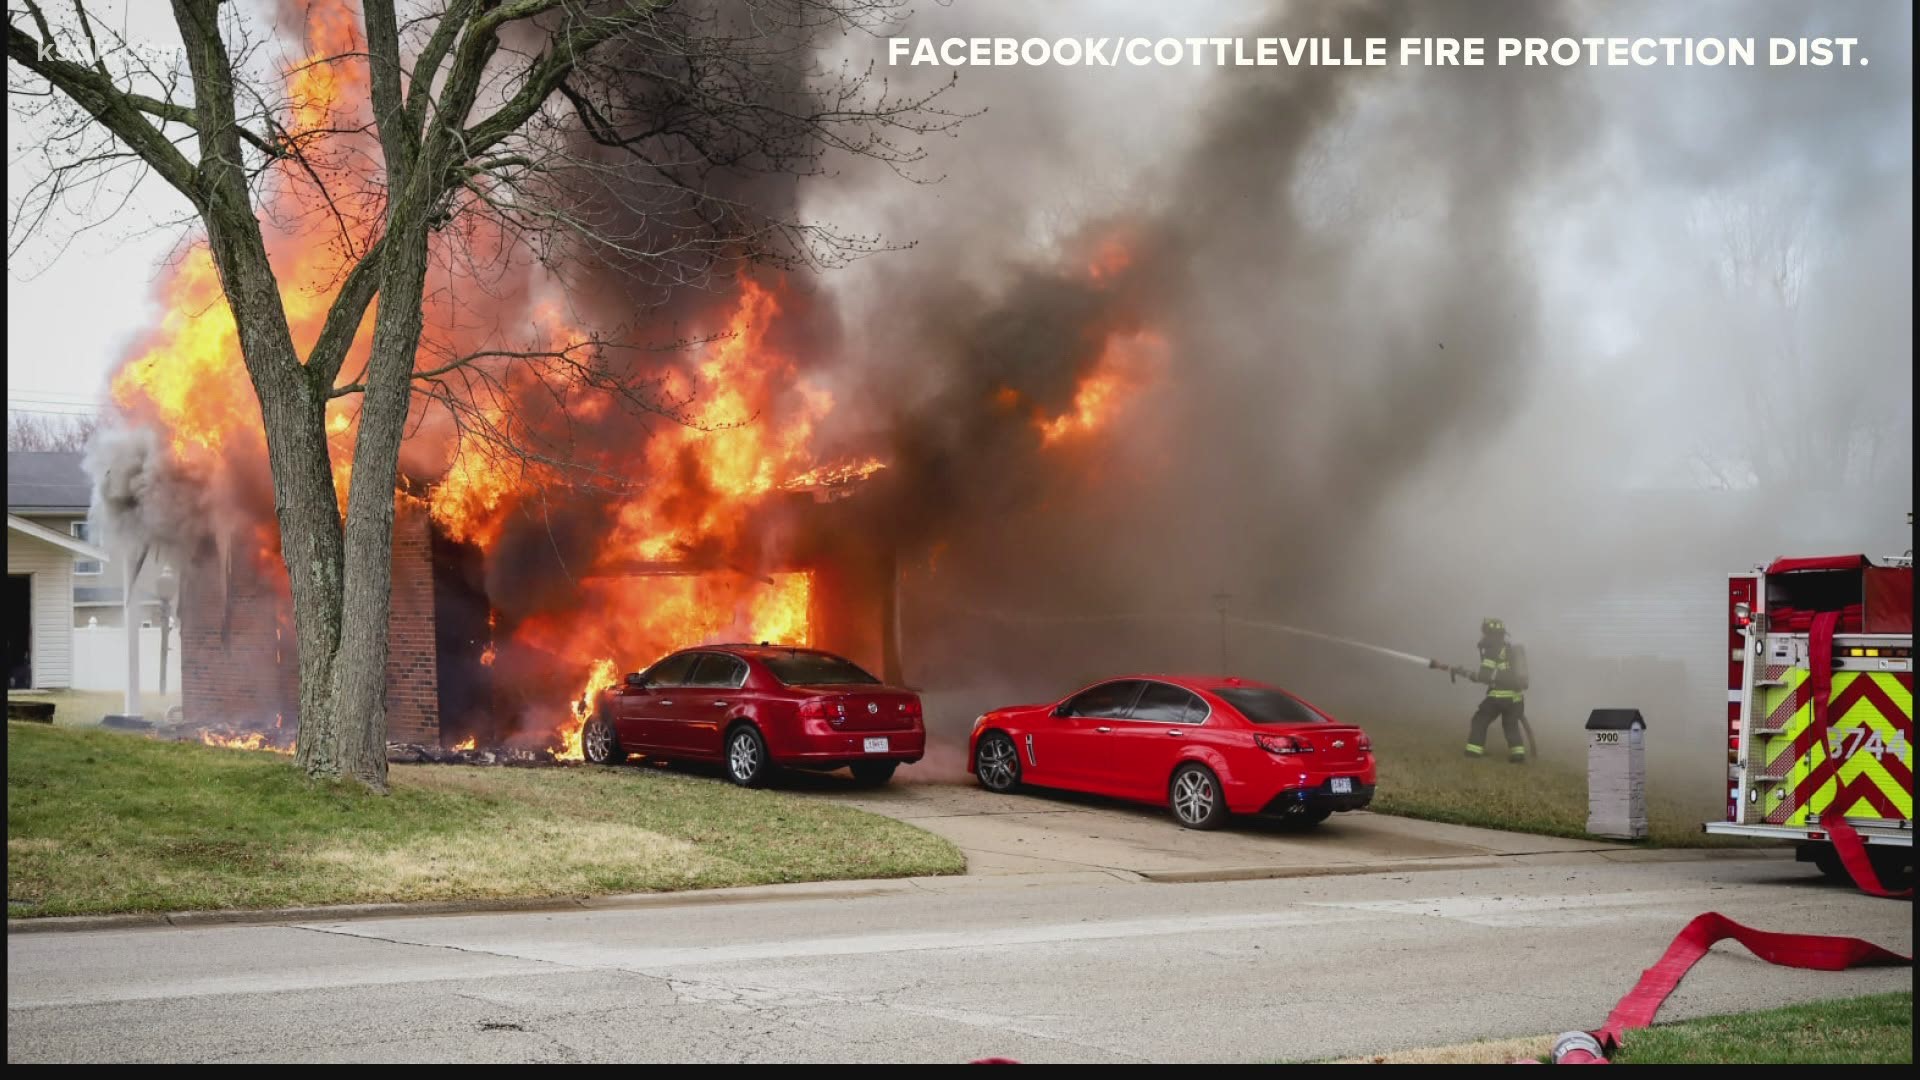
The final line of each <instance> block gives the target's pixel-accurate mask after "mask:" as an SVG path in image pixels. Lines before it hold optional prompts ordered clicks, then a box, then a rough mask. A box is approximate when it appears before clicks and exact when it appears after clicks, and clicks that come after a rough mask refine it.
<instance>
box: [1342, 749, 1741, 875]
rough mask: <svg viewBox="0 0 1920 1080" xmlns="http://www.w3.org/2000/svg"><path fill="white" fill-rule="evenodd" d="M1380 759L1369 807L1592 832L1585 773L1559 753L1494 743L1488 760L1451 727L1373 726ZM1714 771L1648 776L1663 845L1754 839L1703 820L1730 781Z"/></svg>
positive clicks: (1553, 832)
mask: <svg viewBox="0 0 1920 1080" xmlns="http://www.w3.org/2000/svg"><path fill="white" fill-rule="evenodd" d="M1369 731H1370V732H1372V733H1373V736H1374V751H1375V753H1376V754H1377V755H1378V757H1379V761H1380V781H1379V790H1378V791H1377V792H1376V794H1375V795H1374V799H1373V806H1372V807H1371V809H1373V810H1376V811H1379V812H1380V813H1383V814H1399V815H1401V816H1402V817H1415V818H1426V819H1427V820H1430V821H1447V822H1452V823H1454V824H1456V825H1479V826H1483V827H1486V828H1493V829H1512V830H1515V831H1517V832H1531V833H1542V834H1545V835H1548V836H1566V837H1573V838H1580V837H1584V836H1586V835H1587V776H1586V773H1585V772H1584V771H1583V770H1581V769H1576V768H1573V767H1570V766H1568V765H1566V764H1564V763H1562V762H1558V761H1551V760H1549V761H1537V762H1534V763H1533V764H1530V765H1509V764H1507V763H1506V762H1505V761H1504V760H1501V759H1500V758H1499V757H1498V756H1496V755H1499V754H1503V753H1504V747H1503V746H1496V747H1493V748H1490V752H1489V755H1488V757H1487V758H1486V759H1484V760H1473V759H1470V758H1467V757H1466V756H1464V755H1463V754H1462V753H1461V752H1460V742H1459V740H1458V739H1455V738H1450V737H1449V736H1451V735H1452V734H1453V733H1452V732H1451V730H1448V731H1446V732H1444V733H1434V732H1429V731H1425V730H1409V729H1394V728H1386V729H1384V730H1381V729H1380V726H1379V725H1374V726H1371V727H1370V728H1369ZM1714 779H1715V778H1714V777H1713V776H1711V775H1710V776H1708V777H1707V778H1706V779H1705V780H1704V781H1702V782H1701V783H1697V784H1696V783H1691V782H1690V778H1689V782H1683V783H1678V784H1671V783H1670V784H1667V785H1663V784H1662V778H1661V777H1659V776H1655V777H1653V778H1651V779H1650V780H1649V781H1648V784H1647V827H1648V830H1649V832H1650V833H1651V834H1652V835H1651V836H1650V838H1649V839H1650V840H1651V842H1652V843H1654V844H1657V845H1660V846H1663V847H1721V846H1730V845H1733V846H1737V845H1742V844H1747V843H1750V842H1749V841H1743V840H1738V839H1733V838H1727V837H1714V836H1708V835H1706V834H1705V833H1703V832H1701V831H1700V823H1701V822H1703V821H1707V820H1709V819H1712V818H1715V817H1717V816H1718V814H1719V811H1720V799H1721V798H1722V797H1723V795H1724V789H1723V788H1719V787H1716V786H1714V784H1713V780H1714Z"/></svg>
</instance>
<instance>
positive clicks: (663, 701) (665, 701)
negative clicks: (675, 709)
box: [660, 698, 673, 705]
mask: <svg viewBox="0 0 1920 1080" xmlns="http://www.w3.org/2000/svg"><path fill="white" fill-rule="evenodd" d="M660 704H662V705H671V704H673V699H672V698H661V699H660Z"/></svg>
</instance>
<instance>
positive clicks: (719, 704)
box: [714, 701, 727, 709]
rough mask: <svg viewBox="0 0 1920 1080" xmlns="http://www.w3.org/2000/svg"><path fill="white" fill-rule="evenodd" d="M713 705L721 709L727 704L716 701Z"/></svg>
mask: <svg viewBox="0 0 1920 1080" xmlns="http://www.w3.org/2000/svg"><path fill="white" fill-rule="evenodd" d="M714 704H715V705H718V706H720V707H721V708H723V709H724V708H726V707H727V703H726V702H724V701H716V702H714Z"/></svg>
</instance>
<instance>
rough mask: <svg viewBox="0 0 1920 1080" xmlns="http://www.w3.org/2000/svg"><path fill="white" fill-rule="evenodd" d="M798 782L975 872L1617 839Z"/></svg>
mask: <svg viewBox="0 0 1920 1080" xmlns="http://www.w3.org/2000/svg"><path fill="white" fill-rule="evenodd" d="M791 786H792V787H795V788H797V789H799V790H800V791H802V792H806V793H814V794H817V795H819V796H820V797H822V798H832V799H835V800H836V801H840V802H845V803H848V804H850V805H853V806H858V807H860V808H861V809H863V810H871V811H873V812H874V813H877V814H885V815H887V816H888V817H893V818H898V819H900V820H901V821H907V822H911V823H912V824H914V825H917V826H919V827H920V828H923V829H926V830H927V831H928V832H932V833H935V834H937V835H940V836H943V837H945V838H947V839H948V840H951V841H953V843H954V844H956V845H957V846H958V847H959V848H960V849H961V850H962V851H964V852H966V855H967V872H968V873H969V874H975V875H1008V874H1059V873H1063V872H1105V873H1110V874H1116V875H1120V876H1123V877H1134V876H1137V877H1140V878H1144V879H1147V880H1150V881H1230V880H1235V879H1249V878H1262V877H1295V876H1308V875H1320V874H1343V873H1344V874H1358V873H1376V872H1381V871H1388V870H1394V871H1401V870H1417V869H1440V868H1446V867H1456V868H1458V867H1469V866H1484V865H1489V864H1490V863H1491V861H1493V860H1497V859H1501V858H1510V857H1515V856H1533V855H1544V854H1550V853H1569V852H1604V851H1611V850H1618V847H1617V845H1610V844H1603V843H1595V842H1592V841H1583V840H1564V839H1559V838H1556V837H1550V836H1530V835H1524V834H1520V833H1508V832H1499V831H1496V830H1492V829H1475V828H1469V827H1467V826H1463V825H1443V824H1439V823H1437V822H1431V821H1414V820H1411V819H1408V818H1396V817H1387V816H1385V815H1381V814H1370V813H1366V812H1364V811H1362V812H1355V813H1345V814H1335V815H1334V816H1333V817H1332V818H1330V819H1328V820H1327V821H1326V823H1325V824H1322V825H1320V826H1318V827H1317V828H1313V829H1308V830H1305V831H1294V830H1291V829H1288V828H1285V827H1282V826H1279V825H1277V824H1273V823H1269V822H1261V821H1257V820H1247V821H1236V822H1234V823H1233V824H1231V825H1229V826H1228V827H1227V828H1224V829H1221V830H1218V831H1216V832H1195V831H1193V830H1191V829H1183V828H1181V827H1180V826H1178V825H1176V824H1175V823H1174V821H1173V819H1172V818H1171V817H1169V816H1168V815H1167V813H1166V811H1164V810H1162V809H1159V808H1155V807H1148V806H1135V805H1130V804H1127V803H1121V802H1114V801H1111V800H1105V799H1096V798H1092V797H1082V796H1079V795H1070V794H1064V793H1039V792H1032V791H1027V792H1022V793H1020V794H1017V795H994V794H992V793H990V792H987V791H985V790H983V789H981V788H979V787H978V786H976V785H973V784H956V783H912V782H901V781H896V782H894V783H893V784H890V785H888V786H887V787H884V788H879V789H874V790H860V789H857V788H853V787H851V786H849V785H847V784H844V783H840V782H838V781H837V780H836V779H835V778H832V777H821V778H801V779H796V780H795V781H793V782H792V784H791Z"/></svg>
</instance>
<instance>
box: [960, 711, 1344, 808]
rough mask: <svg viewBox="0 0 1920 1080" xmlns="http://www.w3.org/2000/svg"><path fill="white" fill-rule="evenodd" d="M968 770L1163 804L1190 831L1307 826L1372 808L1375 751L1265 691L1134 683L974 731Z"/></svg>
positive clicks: (987, 782)
mask: <svg viewBox="0 0 1920 1080" xmlns="http://www.w3.org/2000/svg"><path fill="white" fill-rule="evenodd" d="M971 742H972V745H971V747H970V749H971V751H972V753H971V755H970V759H969V765H968V769H969V771H971V772H972V773H973V774H974V775H975V776H976V777H978V778H979V780H980V784H981V786H982V787H985V788H986V789H987V790H989V791H997V792H1007V791H1013V790H1014V789H1016V788H1018V787H1019V786H1020V785H1021V784H1032V785H1034V786H1035V787H1048V788H1065V789H1068V790H1072V791H1085V792H1091V793H1093V794H1097V795H1110V796H1114V797H1117V798H1122V799H1131V800H1134V801H1137V802H1151V803H1165V804H1166V805H1167V806H1168V807H1169V808H1170V809H1171V810H1172V811H1173V816H1174V818H1175V819H1176V820H1178V821H1179V822H1180V824H1182V825H1185V826H1186V827H1187V828H1189V829H1214V828H1218V827H1219V826H1221V825H1223V824H1225V823H1226V820H1227V818H1228V816H1229V815H1231V814H1267V815H1275V816H1278V817H1281V818H1283V819H1285V820H1288V821H1294V822H1298V823H1300V824H1303V825H1317V824H1319V823H1320V822H1322V821H1325V820H1326V819H1327V817H1328V816H1329V815H1331V814H1332V813H1333V812H1334V811H1336V810H1358V809H1360V808H1361V807H1364V806H1366V805H1367V804H1368V803H1369V802H1372V801H1373V787H1374V781H1375V774H1374V763H1373V743H1372V741H1371V740H1370V739H1368V738H1367V735H1366V732H1364V731H1361V730H1360V729H1359V728H1357V727H1354V726H1353V725H1351V724H1342V723H1339V722H1337V721H1335V720H1334V719H1333V718H1331V717H1329V716H1328V715H1327V714H1326V713H1323V712H1321V711H1320V710H1319V709H1316V708H1314V707H1313V706H1312V705H1309V704H1307V703H1306V702H1305V701H1302V700H1300V699H1299V698H1297V697H1294V696H1293V695H1292V694H1289V693H1287V692H1286V691H1285V690H1282V689H1280V688H1278V687H1275V686H1268V685H1266V684H1264V683H1257V682H1251V681H1248V680H1245V679H1220V678H1202V679H1195V678H1179V677H1173V676H1165V675H1133V676H1127V677H1125V678H1120V679H1109V680H1107V681H1105V682H1100V683H1095V684H1094V685H1092V686H1089V687H1087V688H1086V689H1084V690H1081V691H1080V692H1079V693H1076V694H1073V695H1072V696H1070V697H1068V698H1066V699H1065V700H1063V701H1059V702H1054V703H1050V704H1041V705H1015V706H1010V707H1008V708H1004V709H995V710H994V711H992V712H990V713H987V714H986V715H984V716H982V717H980V718H979V719H978V720H975V721H974V722H973V736H972V740H971Z"/></svg>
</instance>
